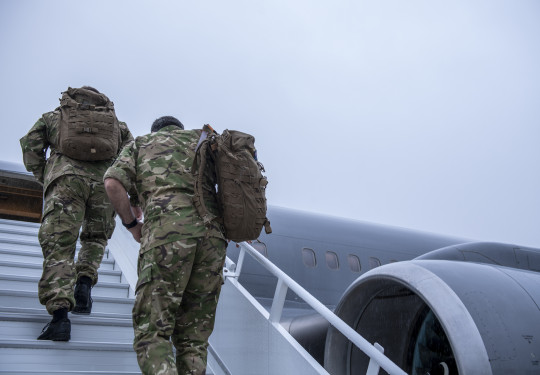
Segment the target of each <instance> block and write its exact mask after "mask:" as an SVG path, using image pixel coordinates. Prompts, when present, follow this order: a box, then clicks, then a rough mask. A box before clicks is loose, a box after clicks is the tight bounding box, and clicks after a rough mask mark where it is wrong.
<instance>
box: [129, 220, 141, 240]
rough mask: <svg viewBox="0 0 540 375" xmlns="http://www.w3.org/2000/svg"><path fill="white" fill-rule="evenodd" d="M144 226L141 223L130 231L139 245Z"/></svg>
mask: <svg viewBox="0 0 540 375" xmlns="http://www.w3.org/2000/svg"><path fill="white" fill-rule="evenodd" d="M142 226H143V223H141V222H140V221H139V222H138V223H137V225H135V226H134V227H133V228H130V229H128V230H129V231H130V233H131V235H132V236H133V238H134V239H135V241H137V242H138V243H141V236H142V233H141V230H142Z"/></svg>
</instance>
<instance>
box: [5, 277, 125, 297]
mask: <svg viewBox="0 0 540 375" xmlns="http://www.w3.org/2000/svg"><path fill="white" fill-rule="evenodd" d="M39 279H40V278H39V277H34V276H19V275H12V274H0V288H1V289H9V290H20V291H26V292H31V291H36V290H37V285H38V282H39ZM93 296H100V297H128V296H129V285H128V284H122V283H108V282H101V281H100V282H98V283H97V284H96V285H94V287H93V288H92V297H93Z"/></svg>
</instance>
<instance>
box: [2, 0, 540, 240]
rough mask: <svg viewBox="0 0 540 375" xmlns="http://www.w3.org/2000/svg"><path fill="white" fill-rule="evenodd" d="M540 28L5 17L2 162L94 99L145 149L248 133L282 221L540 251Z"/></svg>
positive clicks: (361, 11) (509, 6)
mask: <svg viewBox="0 0 540 375" xmlns="http://www.w3.org/2000/svg"><path fill="white" fill-rule="evenodd" d="M539 21H540V2H538V1H536V0H531V1H522V0H517V1H516V0H504V1H498V0H477V1H469V0H457V1H452V2H435V1H427V0H426V1H417V0H412V1H403V0H395V1H359V0H355V1H345V0H336V1H320V0H294V1H290V0H272V1H248V0H245V1H241V0H229V1H217V0H215V1H198V2H194V1H189V2H188V1H153V2H150V1H118V0H115V1H109V0H107V1H104V0H98V1H94V2H92V3H91V4H90V3H85V2H76V1H57V0H52V1H37V0H36V1H29V0H17V1H15V0H12V1H10V0H2V1H0V61H1V64H2V65H1V67H2V69H1V70H0V78H1V81H0V82H1V85H0V102H1V103H2V111H1V112H0V124H1V127H2V140H1V141H0V142H1V143H0V145H1V148H0V160H5V161H12V162H21V153H20V147H19V138H20V137H22V136H23V135H24V134H25V133H26V132H27V131H28V129H30V127H31V126H32V125H33V124H34V122H35V121H36V120H37V119H38V118H39V117H40V115H41V114H42V113H44V112H46V111H49V110H51V109H53V108H55V107H56V106H57V105H58V98H59V97H60V93H61V91H64V90H65V89H66V88H67V87H68V86H71V87H79V86H82V85H91V86H94V87H96V88H98V89H99V90H101V91H102V92H104V93H105V94H107V95H108V96H109V97H110V98H111V99H112V100H113V101H114V102H115V106H116V110H117V115H118V117H119V118H120V119H121V120H123V121H126V122H127V123H128V126H129V127H130V129H131V131H132V133H133V134H134V135H135V136H136V135H142V134H144V133H146V132H148V130H149V128H150V124H151V122H152V121H153V120H154V119H155V118H157V117H159V116H161V115H174V116H176V117H178V118H179V119H180V120H181V121H182V122H183V123H184V124H185V125H186V126H187V127H200V126H201V125H202V124H204V123H210V124H212V125H213V126H214V127H215V128H216V129H217V130H218V131H220V130H223V129H226V128H228V129H237V130H243V131H246V132H250V133H252V134H253V135H255V137H256V146H257V148H258V149H259V156H260V159H261V161H262V162H263V163H264V165H265V167H266V170H267V175H268V178H269V180H270V184H269V186H268V189H269V190H268V198H269V203H270V204H273V205H279V206H287V207H292V208H298V209H303V210H308V211H314V212H322V213H328V214H332V215H338V216H345V217H350V218H355V219H359V220H364V221H371V222H376V223H383V224H391V225H397V226H402V227H408V228H414V229H422V230H427V231H431V232H438V233H443V234H451V235H457V236H462V237H468V238H471V239H478V240H489V241H499V242H511V243H516V244H520V245H530V246H536V247H540V231H539V224H540V194H539V192H540V172H539V170H540V169H539V168H538V160H540V147H539V146H538V144H539V141H540V103H539V99H540V70H539V67H540V22H539ZM270 219H271V218H270Z"/></svg>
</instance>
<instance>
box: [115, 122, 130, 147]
mask: <svg viewBox="0 0 540 375" xmlns="http://www.w3.org/2000/svg"><path fill="white" fill-rule="evenodd" d="M118 125H119V126H120V137H121V139H120V150H122V149H123V148H124V147H125V146H126V145H127V144H128V143H130V142H133V135H132V134H131V132H130V131H129V129H128V127H127V124H126V123H125V122H123V121H119V122H118Z"/></svg>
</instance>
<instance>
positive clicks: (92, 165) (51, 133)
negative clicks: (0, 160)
mask: <svg viewBox="0 0 540 375" xmlns="http://www.w3.org/2000/svg"><path fill="white" fill-rule="evenodd" d="M59 117H60V112H59V111H56V110H55V111H53V112H47V113H45V114H43V116H41V118H40V119H39V120H37V122H36V123H35V124H34V126H33V127H32V129H30V131H29V132H28V134H26V135H25V136H24V137H22V138H21V148H22V152H23V162H24V166H25V167H26V169H27V170H28V171H29V172H32V173H33V174H34V176H35V177H36V179H37V180H38V181H39V182H41V183H42V184H43V190H44V191H46V190H47V187H48V186H49V184H50V183H51V182H53V181H54V180H55V179H57V178H58V177H60V176H63V175H79V176H84V177H88V178H90V179H92V180H95V181H102V180H103V174H104V173H105V171H106V170H107V168H108V167H109V166H110V165H111V164H112V162H113V161H114V160H113V159H111V160H105V161H81V160H75V159H71V158H69V157H67V156H65V155H62V154H60V153H59V152H58V151H57V144H58V120H59ZM119 125H120V132H121V143H120V145H119V150H121V149H122V147H124V146H125V145H126V144H127V143H128V142H130V141H133V136H132V135H131V133H130V131H129V129H128V128H127V125H126V123H125V122H119ZM48 149H50V155H49V157H48V158H47V150H48Z"/></svg>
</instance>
